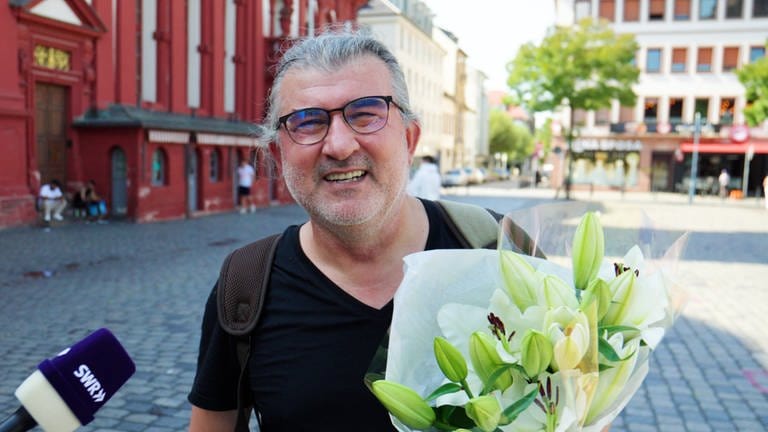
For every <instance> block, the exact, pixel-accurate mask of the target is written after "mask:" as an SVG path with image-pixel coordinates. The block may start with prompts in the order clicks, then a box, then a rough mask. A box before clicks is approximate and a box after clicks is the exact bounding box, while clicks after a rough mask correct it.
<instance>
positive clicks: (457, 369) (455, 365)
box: [434, 337, 467, 383]
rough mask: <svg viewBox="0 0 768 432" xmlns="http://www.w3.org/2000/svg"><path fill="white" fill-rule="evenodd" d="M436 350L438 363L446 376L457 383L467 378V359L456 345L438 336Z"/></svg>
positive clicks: (435, 344)
mask: <svg viewBox="0 0 768 432" xmlns="http://www.w3.org/2000/svg"><path fill="white" fill-rule="evenodd" d="M434 350H435V359H437V365H438V366H439V367H440V370H441V371H443V375H445V377H446V378H448V379H449V380H450V381H453V382H455V383H459V382H462V381H464V380H465V379H467V361H466V360H464V356H462V355H461V352H459V350H458V349H457V348H456V347H454V346H453V345H451V343H450V342H448V341H447V340H445V339H444V338H441V337H436V338H435V343H434Z"/></svg>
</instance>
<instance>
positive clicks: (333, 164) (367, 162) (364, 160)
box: [315, 155, 373, 178]
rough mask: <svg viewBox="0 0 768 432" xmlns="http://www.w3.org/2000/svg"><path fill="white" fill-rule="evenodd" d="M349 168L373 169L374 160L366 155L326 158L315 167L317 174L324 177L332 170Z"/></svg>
mask: <svg viewBox="0 0 768 432" xmlns="http://www.w3.org/2000/svg"><path fill="white" fill-rule="evenodd" d="M348 168H354V169H363V170H365V171H371V170H372V168H373V161H371V158H369V157H368V156H366V155H357V156H352V157H349V158H347V159H344V160H335V159H326V160H323V161H322V162H320V164H318V165H317V167H315V176H317V177H319V178H322V177H324V176H325V175H327V174H328V173H329V172H331V171H338V170H340V169H348Z"/></svg>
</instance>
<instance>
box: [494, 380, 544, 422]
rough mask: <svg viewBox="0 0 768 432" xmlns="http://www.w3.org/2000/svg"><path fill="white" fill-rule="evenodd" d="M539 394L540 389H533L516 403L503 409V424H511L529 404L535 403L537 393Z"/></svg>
mask: <svg viewBox="0 0 768 432" xmlns="http://www.w3.org/2000/svg"><path fill="white" fill-rule="evenodd" d="M538 394H539V389H533V390H531V392H530V393H528V394H527V395H525V396H523V397H522V398H520V399H518V400H517V401H516V402H515V403H513V404H512V405H510V406H508V407H507V408H505V409H504V411H502V413H501V416H502V418H503V422H504V423H501V422H500V423H501V424H505V425H506V424H510V423H512V422H513V421H515V419H517V416H519V415H520V413H522V412H523V411H525V410H526V409H528V407H529V406H531V404H532V403H533V401H534V400H536V395H538Z"/></svg>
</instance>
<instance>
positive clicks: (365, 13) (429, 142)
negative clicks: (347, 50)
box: [358, 0, 445, 158]
mask: <svg viewBox="0 0 768 432" xmlns="http://www.w3.org/2000/svg"><path fill="white" fill-rule="evenodd" d="M406 7H407V8H408V9H404V8H406ZM406 13H407V14H406ZM358 23H359V24H360V26H361V27H368V28H370V29H371V31H372V32H373V33H374V35H375V36H376V37H377V38H378V39H379V40H381V41H382V42H383V43H384V44H385V45H386V46H387V47H388V48H389V49H390V50H391V51H392V53H393V54H394V55H395V57H397V59H398V61H399V62H400V65H401V66H402V68H403V72H404V73H405V79H406V82H407V84H408V90H409V93H410V97H411V105H412V107H413V110H414V111H415V112H416V113H417V114H418V116H419V119H420V121H421V139H420V141H419V146H418V147H417V148H416V155H417V156H422V155H431V156H434V157H437V158H439V156H440V152H441V151H440V150H441V142H442V140H443V136H442V132H441V131H442V130H443V116H442V109H441V101H442V97H443V96H442V94H443V84H442V82H443V58H444V55H445V53H444V51H443V49H442V48H441V47H440V46H439V45H438V44H437V43H436V42H435V41H434V40H433V39H432V12H431V11H430V10H429V8H428V7H427V6H426V5H425V4H424V3H421V2H418V1H417V2H413V1H405V0H371V1H370V2H369V4H368V6H367V7H364V8H362V9H361V10H360V12H359V13H358Z"/></svg>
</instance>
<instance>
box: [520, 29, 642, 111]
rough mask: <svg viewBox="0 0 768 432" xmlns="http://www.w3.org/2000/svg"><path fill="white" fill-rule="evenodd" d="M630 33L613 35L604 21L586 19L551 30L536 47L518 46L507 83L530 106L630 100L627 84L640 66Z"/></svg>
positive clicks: (583, 106)
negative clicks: (637, 64)
mask: <svg viewBox="0 0 768 432" xmlns="http://www.w3.org/2000/svg"><path fill="white" fill-rule="evenodd" d="M637 49H638V45H637V42H636V41H635V39H634V37H633V36H632V35H616V34H615V33H614V32H613V30H611V29H610V28H609V27H608V26H607V25H606V24H605V23H602V22H595V21H593V20H591V19H589V18H588V19H585V20H582V21H580V22H579V23H578V25H576V26H574V27H557V28H553V29H550V30H549V32H548V34H547V36H546V37H545V38H544V40H543V41H542V42H541V44H540V45H538V46H536V45H534V44H533V43H530V42H529V43H528V44H525V45H523V46H522V47H521V48H520V50H519V51H518V53H517V56H516V57H515V59H514V60H513V61H511V62H510V63H508V64H507V70H508V71H509V78H508V80H507V83H508V85H509V86H510V88H511V89H512V91H513V92H514V93H515V95H516V97H517V100H518V102H519V103H520V104H522V105H523V106H524V107H526V108H527V109H528V110H529V111H534V112H539V111H551V110H554V109H556V108H559V107H562V106H568V107H570V108H571V109H572V110H574V109H585V110H596V109H600V108H605V107H608V106H610V104H611V101H612V100H614V99H616V100H619V102H621V104H622V105H623V106H630V105H633V104H634V103H635V100H636V98H637V97H636V95H635V93H634V91H633V90H632V85H633V84H635V83H637V81H638V77H639V75H640V71H639V70H638V68H637V66H636V65H635V64H634V62H635V53H636V52H637Z"/></svg>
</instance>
